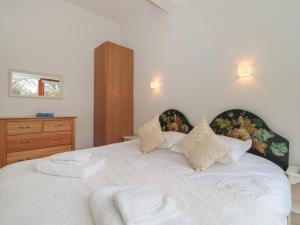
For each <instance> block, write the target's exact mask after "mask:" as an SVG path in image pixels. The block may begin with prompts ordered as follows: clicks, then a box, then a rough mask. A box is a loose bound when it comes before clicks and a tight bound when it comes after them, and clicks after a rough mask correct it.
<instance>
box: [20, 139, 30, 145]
mask: <svg viewBox="0 0 300 225" xmlns="http://www.w3.org/2000/svg"><path fill="white" fill-rule="evenodd" d="M30 142H31V141H30V140H21V141H19V143H20V144H29V143H30Z"/></svg>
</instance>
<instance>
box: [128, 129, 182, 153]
mask: <svg viewBox="0 0 300 225" xmlns="http://www.w3.org/2000/svg"><path fill="white" fill-rule="evenodd" d="M163 134H164V135H165V137H166V140H165V142H164V143H163V144H161V145H160V146H158V147H157V148H164V149H170V148H172V147H173V146H174V145H176V144H177V143H178V142H179V141H181V140H182V139H183V138H184V137H185V136H186V134H184V133H180V132H175V131H165V132H163ZM133 143H134V144H137V145H139V144H140V140H139V139H135V140H134V141H133ZM171 151H172V150H171Z"/></svg>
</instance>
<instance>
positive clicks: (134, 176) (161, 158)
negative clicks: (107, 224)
mask: <svg viewBox="0 0 300 225" xmlns="http://www.w3.org/2000/svg"><path fill="white" fill-rule="evenodd" d="M87 151H90V152H92V153H93V156H103V157H106V158H107V159H108V161H107V165H106V167H104V168H103V169H101V170H99V171H98V172H97V173H96V174H95V175H93V176H92V177H90V178H89V179H87V180H80V179H74V178H63V177H54V176H48V175H43V174H39V173H37V172H36V171H35V169H34V167H35V165H36V163H37V162H38V161H40V160H46V159H39V160H32V161H26V162H21V163H17V164H13V165H10V166H7V167H5V168H3V169H1V170H0V225H40V224H43V225H94V221H93V218H92V214H91V210H90V205H89V200H90V197H91V195H92V194H93V192H94V191H96V190H97V189H98V188H101V187H104V186H112V185H132V184H139V183H153V184H156V185H157V186H159V187H160V188H161V189H162V190H165V191H166V192H168V194H170V195H171V197H174V198H175V200H177V201H178V202H179V205H180V207H181V208H182V210H185V213H187V214H189V213H190V215H191V217H194V218H195V219H197V223H196V224H199V225H221V224H234V225H236V224H239V219H240V218H235V217H237V215H239V217H242V213H243V212H242V211H241V208H243V207H245V209H246V210H247V213H250V214H251V212H248V211H251V210H253V211H255V210H257V211H264V212H261V213H262V214H261V215H265V217H266V218H267V217H268V218H269V219H270V218H271V219H272V220H273V221H276V223H273V224H272V225H286V224H287V216H288V214H289V212H290V208H291V200H290V199H291V197H290V188H289V184H288V180H287V178H286V176H285V175H284V172H283V171H282V170H281V169H280V168H279V167H277V166H276V165H275V164H273V163H272V162H270V161H267V160H265V159H263V158H260V157H257V156H254V155H251V154H246V155H245V156H243V157H242V158H241V159H240V160H239V165H230V166H228V165H222V164H218V163H216V164H214V165H213V166H212V167H211V168H209V169H208V170H207V171H205V172H200V173H199V172H195V171H193V170H192V169H191V167H190V165H189V163H188V161H187V160H186V159H185V157H184V156H183V155H181V154H179V153H175V152H170V151H169V150H166V149H158V150H156V151H154V152H152V153H150V154H146V155H144V154H142V153H141V152H140V151H139V150H138V146H137V145H135V144H133V143H132V142H131V141H129V142H124V143H120V144H114V145H109V146H104V147H99V148H91V149H87ZM187 188H190V189H192V188H195V190H194V192H193V191H191V193H193V194H195V192H196V191H198V192H199V193H198V197H199V198H197V197H195V196H193V195H192V194H191V195H190V196H188V194H187V193H188V192H185V195H182V196H179V195H181V192H182V190H184V189H187ZM214 193H215V194H214ZM172 195H173V196H172ZM220 196H221V198H220ZM238 200H240V202H239V201H238ZM200 201H202V202H200ZM200 203H201V204H200ZM239 204H241V205H239ZM227 206H228V207H227ZM256 214H257V215H256ZM247 215H249V214H246V213H245V215H244V216H247ZM261 215H258V212H256V211H255V216H258V218H259V216H260V217H261ZM255 216H253V217H255ZM235 219H236V220H235ZM246 219H247V218H246ZM245 221H246V220H245ZM262 221H263V220H262ZM250 222H252V223H253V222H255V223H256V224H259V225H268V224H267V222H266V223H265V224H264V223H263V222H262V223H259V222H260V221H255V218H253V221H251V219H250V220H249V223H250ZM271 223H272V222H271ZM116 225H117V224H116ZM243 225H244V224H243Z"/></svg>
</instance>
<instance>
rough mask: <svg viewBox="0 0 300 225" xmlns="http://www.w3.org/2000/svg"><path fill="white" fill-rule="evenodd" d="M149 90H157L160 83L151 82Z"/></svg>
mask: <svg viewBox="0 0 300 225" xmlns="http://www.w3.org/2000/svg"><path fill="white" fill-rule="evenodd" d="M150 87H151V89H159V88H160V83H159V82H158V81H152V82H151V84H150Z"/></svg>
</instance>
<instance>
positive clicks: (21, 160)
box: [17, 158, 31, 162]
mask: <svg viewBox="0 0 300 225" xmlns="http://www.w3.org/2000/svg"><path fill="white" fill-rule="evenodd" d="M26 160H31V158H24V159H19V160H18V161H17V162H23V161H26Z"/></svg>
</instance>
